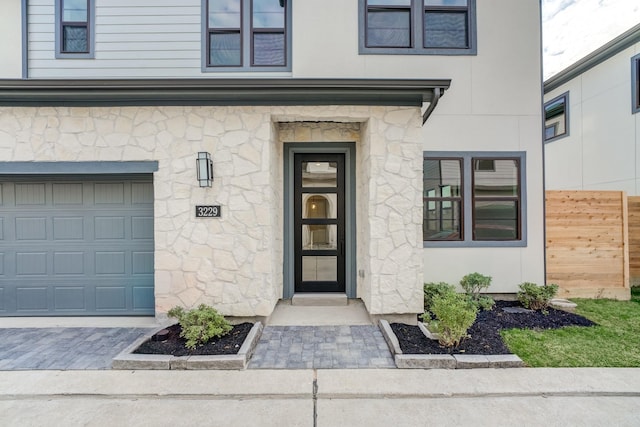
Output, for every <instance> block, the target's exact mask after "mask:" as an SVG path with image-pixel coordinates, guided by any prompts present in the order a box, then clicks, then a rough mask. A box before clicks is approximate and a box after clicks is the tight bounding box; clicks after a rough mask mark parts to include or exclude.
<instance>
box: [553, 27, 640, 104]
mask: <svg viewBox="0 0 640 427" xmlns="http://www.w3.org/2000/svg"><path fill="white" fill-rule="evenodd" d="M638 42H640V24H638V25H636V26H634V27H633V28H631V29H629V30H627V31H625V32H624V33H622V34H620V35H619V36H618V37H616V38H615V39H613V40H611V41H610V42H609V43H607V44H605V45H604V46H601V47H600V48H598V49H596V50H594V51H593V52H591V53H590V54H588V55H587V56H585V57H584V58H582V59H580V60H578V61H577V62H575V63H573V64H572V65H570V66H569V67H567V68H565V69H564V70H562V71H560V72H559V73H558V74H555V75H554V76H552V77H550V78H549V79H547V80H545V82H544V93H545V94H546V93H549V92H551V91H552V90H554V89H557V88H558V87H560V86H562V85H563V84H565V83H567V82H569V81H571V80H573V79H575V78H576V77H578V76H579V75H580V74H582V73H584V72H585V71H588V70H590V69H592V68H593V67H595V66H596V65H599V64H601V63H603V62H604V61H606V60H607V59H609V58H611V57H613V56H614V55H617V54H618V53H620V52H622V51H623V50H625V49H627V48H628V47H630V46H632V45H634V44H636V43H638Z"/></svg>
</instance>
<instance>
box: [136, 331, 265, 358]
mask: <svg viewBox="0 0 640 427" xmlns="http://www.w3.org/2000/svg"><path fill="white" fill-rule="evenodd" d="M252 327H253V323H241V324H239V325H235V326H234V327H233V329H232V330H231V331H230V332H229V333H228V334H227V335H225V336H223V337H220V338H217V339H214V340H211V341H209V342H208V343H206V344H204V345H201V346H199V347H196V348H195V349H194V350H190V349H188V348H187V347H186V346H185V342H186V341H187V340H185V339H184V338H181V337H180V332H181V331H182V328H181V327H180V325H179V324H175V325H172V326H169V327H168V328H166V329H167V330H168V331H169V336H168V338H167V340H166V341H155V340H154V338H153V337H152V338H151V339H150V340H148V341H146V342H144V343H142V345H141V346H140V347H138V348H137V349H136V350H135V351H134V353H137V354H170V355H172V356H204V355H206V356H212V355H220V354H237V353H238V350H240V347H242V343H243V342H244V340H245V339H246V338H247V335H248V334H249V331H251V328H252ZM154 337H155V335H154Z"/></svg>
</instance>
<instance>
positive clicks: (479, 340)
mask: <svg viewBox="0 0 640 427" xmlns="http://www.w3.org/2000/svg"><path fill="white" fill-rule="evenodd" d="M504 307H521V305H520V303H519V302H517V301H496V305H495V306H494V307H493V309H491V310H488V311H481V312H479V313H478V317H477V319H476V322H475V323H474V324H473V326H472V327H471V328H470V329H469V332H468V335H469V337H468V338H466V339H464V340H463V341H462V343H460V345H459V346H458V347H456V348H447V347H443V346H441V345H440V344H438V341H437V340H430V339H428V338H427V337H425V336H424V334H423V333H422V331H421V330H420V328H418V327H417V326H410V325H405V324H403V323H392V324H391V329H392V330H393V332H394V333H395V334H396V336H397V337H398V341H399V342H400V348H401V349H402V352H403V353H405V354H484V355H488V354H510V353H511V352H510V351H509V349H508V348H507V347H506V346H505V344H504V342H503V341H502V337H501V336H500V330H502V329H512V328H517V329H536V330H542V329H557V328H562V327H565V326H593V325H595V323H593V322H592V321H591V320H589V319H587V318H585V317H582V316H579V315H577V314H573V313H568V312H566V311H562V310H556V309H554V308H549V309H548V314H544V313H542V312H541V311H534V312H531V313H507V312H505V311H503V308H504Z"/></svg>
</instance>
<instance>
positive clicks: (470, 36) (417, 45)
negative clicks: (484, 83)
mask: <svg viewBox="0 0 640 427" xmlns="http://www.w3.org/2000/svg"><path fill="white" fill-rule="evenodd" d="M358 7H359V11H358V15H359V20H358V26H359V28H358V38H359V42H358V43H359V46H358V47H359V54H361V55H367V54H369V55H476V54H477V51H478V49H477V17H476V15H477V14H476V0H468V3H467V6H465V7H460V6H425V5H424V0H411V6H410V8H411V18H410V22H411V29H410V33H411V34H410V37H411V41H412V42H411V46H410V47H386V46H383V47H376V46H368V44H367V43H368V42H367V28H368V11H369V9H371V8H391V7H396V6H380V5H372V6H369V5H368V2H367V0H358ZM401 7H402V8H406V6H401ZM427 9H429V10H433V11H435V10H436V9H438V10H440V11H441V12H447V11H454V10H455V11H456V12H459V11H460V10H461V9H465V10H466V11H467V19H466V24H467V47H466V48H451V47H443V48H439V47H425V43H424V32H425V28H424V25H425V24H424V14H425V10H427Z"/></svg>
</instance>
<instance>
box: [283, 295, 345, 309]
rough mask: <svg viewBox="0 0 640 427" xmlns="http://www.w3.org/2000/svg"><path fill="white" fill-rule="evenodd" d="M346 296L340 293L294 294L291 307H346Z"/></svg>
mask: <svg viewBox="0 0 640 427" xmlns="http://www.w3.org/2000/svg"><path fill="white" fill-rule="evenodd" d="M347 304H349V300H348V299H347V294H342V293H303V294H295V295H294V296H293V298H292V299H291V305H303V306H339V305H347Z"/></svg>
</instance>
